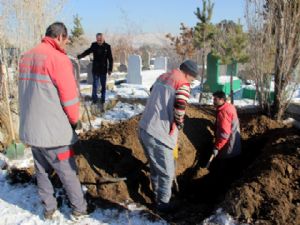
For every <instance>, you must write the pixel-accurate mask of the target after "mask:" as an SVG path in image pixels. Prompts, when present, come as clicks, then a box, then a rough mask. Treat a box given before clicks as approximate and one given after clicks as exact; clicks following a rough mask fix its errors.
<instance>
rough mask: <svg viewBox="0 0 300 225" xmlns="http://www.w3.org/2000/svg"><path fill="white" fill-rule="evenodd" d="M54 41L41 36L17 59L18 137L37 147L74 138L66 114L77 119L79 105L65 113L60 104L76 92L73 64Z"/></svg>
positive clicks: (49, 145) (69, 141)
mask: <svg viewBox="0 0 300 225" xmlns="http://www.w3.org/2000/svg"><path fill="white" fill-rule="evenodd" d="M53 44H54V42H52V41H51V39H50V38H44V39H43V43H41V44H39V45H38V46H37V47H35V48H34V49H32V50H30V51H29V52H27V53H25V54H24V55H23V56H22V57H21V59H20V75H19V103H20V138H21V140H22V141H23V142H25V143H26V144H29V145H33V146H39V147H52V146H62V145H68V144H71V143H74V142H75V140H76V136H75V135H74V133H73V131H72V129H71V126H70V122H69V118H68V116H71V117H72V119H74V120H76V117H77V114H78V106H79V105H77V106H75V108H73V109H72V112H70V111H68V112H67V114H68V115H67V114H66V112H65V111H64V109H63V107H62V104H63V102H64V101H63V100H64V99H70V98H73V96H76V93H74V91H76V84H75V81H74V77H73V78H72V77H71V76H73V75H72V74H73V73H72V66H71V62H70V61H69V59H68V58H67V56H66V55H65V54H64V53H63V52H60V51H58V50H57V49H55V47H54V46H53ZM63 82H65V83H63ZM67 85H68V87H67ZM74 85H75V86H74ZM61 87H63V88H61ZM58 90H61V91H58Z"/></svg>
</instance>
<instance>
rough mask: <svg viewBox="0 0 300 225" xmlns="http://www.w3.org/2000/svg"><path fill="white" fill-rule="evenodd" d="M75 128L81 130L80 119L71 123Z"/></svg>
mask: <svg viewBox="0 0 300 225" xmlns="http://www.w3.org/2000/svg"><path fill="white" fill-rule="evenodd" d="M71 127H72V129H73V130H80V129H81V128H82V123H81V121H80V120H78V121H77V123H75V124H71Z"/></svg>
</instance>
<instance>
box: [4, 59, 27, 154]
mask: <svg viewBox="0 0 300 225" xmlns="http://www.w3.org/2000/svg"><path fill="white" fill-rule="evenodd" d="M0 72H1V74H2V76H3V89H4V94H5V103H6V109H7V113H8V119H9V128H10V132H11V137H12V143H11V144H10V145H9V146H8V147H7V148H6V150H5V155H6V156H7V158H9V159H18V158H20V157H22V156H24V149H25V146H24V145H23V144H22V143H17V142H16V136H15V132H14V127H13V121H12V116H11V111H10V105H9V97H8V88H7V72H6V66H5V65H4V64H1V71H0Z"/></svg>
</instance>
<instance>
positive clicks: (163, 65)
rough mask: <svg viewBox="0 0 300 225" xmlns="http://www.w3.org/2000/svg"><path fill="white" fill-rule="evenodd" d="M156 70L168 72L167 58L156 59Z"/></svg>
mask: <svg viewBox="0 0 300 225" xmlns="http://www.w3.org/2000/svg"><path fill="white" fill-rule="evenodd" d="M154 69H155V70H164V71H167V57H162V56H160V57H156V58H155V61H154Z"/></svg>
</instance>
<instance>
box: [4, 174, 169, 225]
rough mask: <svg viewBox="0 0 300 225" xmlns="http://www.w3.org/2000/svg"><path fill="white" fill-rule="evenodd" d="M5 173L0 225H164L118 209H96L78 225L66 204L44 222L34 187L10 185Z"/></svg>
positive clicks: (135, 213) (161, 222) (162, 222)
mask: <svg viewBox="0 0 300 225" xmlns="http://www.w3.org/2000/svg"><path fill="white" fill-rule="evenodd" d="M6 174H7V171H6V170H0V186H1V189H0V218H1V219H0V224H1V225H17V224H18V225H31V224H32V225H42V224H44V225H64V224H74V225H75V224H78V225H80V224H82V225H83V224H85V225H86V224H89V225H108V224H112V225H113V224H114V225H119V224H120V225H122V224H124V225H125V224H126V225H127V224H132V225H134V224H135V225H142V224H149V225H150V224H152V225H164V224H167V223H166V222H164V221H157V222H151V221H149V220H147V219H146V218H145V217H144V216H143V215H141V214H139V211H119V210H117V209H106V210H103V209H96V210H95V211H94V212H93V213H91V214H90V215H89V217H87V218H84V219H83V220H81V221H79V222H73V221H71V220H70V218H69V215H70V213H71V209H70V208H69V207H68V206H67V205H66V204H63V206H62V207H61V208H60V210H59V211H58V213H57V214H56V216H55V219H54V220H51V221H49V220H48V221H45V220H44V219H43V206H42V204H41V203H40V200H39V197H38V192H37V187H36V185H34V184H17V185H11V184H9V182H8V180H7V178H6Z"/></svg>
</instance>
